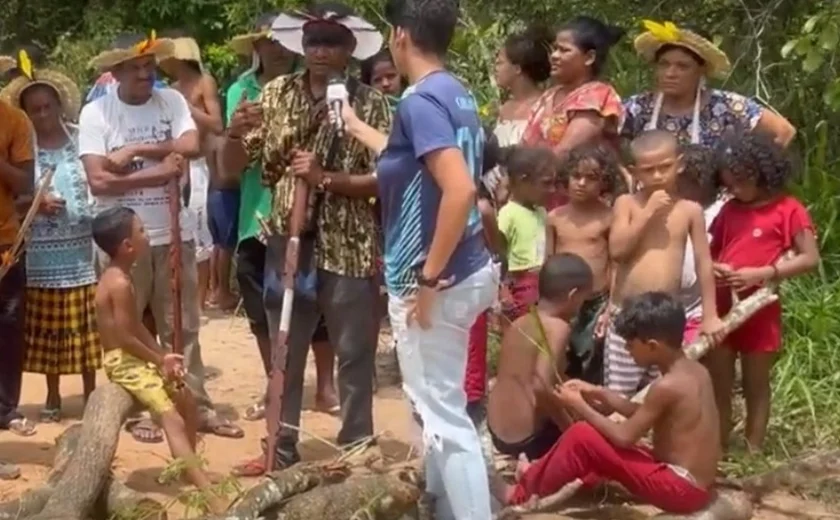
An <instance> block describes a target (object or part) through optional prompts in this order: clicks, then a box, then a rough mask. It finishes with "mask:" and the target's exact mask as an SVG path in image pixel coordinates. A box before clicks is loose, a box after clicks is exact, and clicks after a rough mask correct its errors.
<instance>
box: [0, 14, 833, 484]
mask: <svg viewBox="0 0 840 520" xmlns="http://www.w3.org/2000/svg"><path fill="white" fill-rule="evenodd" d="M347 1H348V2H349V3H350V4H351V5H353V6H354V7H355V8H356V9H357V10H358V11H359V12H360V13H362V14H363V15H364V16H366V17H367V18H368V19H369V20H371V21H373V22H375V23H377V24H379V25H381V26H382V27H383V30H385V23H384V21H383V20H382V17H381V14H380V13H381V8H382V5H381V2H379V1H378V0H347ZM461 3H462V7H463V20H462V22H463V23H462V27H461V29H460V31H459V33H458V35H457V37H456V41H455V42H454V44H453V46H452V50H451V55H450V63H451V67H452V68H453V69H454V70H455V71H456V72H457V73H458V74H460V75H461V76H462V77H463V78H464V79H466V81H467V82H468V83H469V84H470V85H471V86H472V88H473V89H474V91H475V93H476V95H477V97H478V98H479V101H480V102H481V105H482V114H483V115H484V116H486V117H487V118H492V117H493V109H494V107H495V106H497V104H498V99H499V93H498V92H497V89H496V88H495V86H494V84H493V81H492V69H493V60H494V56H495V53H496V51H497V50H498V49H499V47H500V45H501V42H502V41H503V39H504V37H505V35H506V34H508V33H509V32H511V31H513V30H516V29H518V28H521V27H523V26H524V25H525V24H527V23H529V22H532V21H540V22H542V23H549V24H559V23H560V22H562V21H563V20H564V19H567V18H569V17H571V16H573V15H577V14H590V15H595V16H598V17H601V18H602V19H605V20H608V21H610V22H612V23H615V24H619V25H621V26H623V27H625V28H627V29H628V31H629V34H628V37H627V39H626V40H625V41H624V42H622V43H621V44H619V45H618V46H617V48H616V49H615V50H614V52H613V55H612V60H611V63H610V64H609V68H608V70H607V72H606V75H607V77H608V78H609V79H610V80H611V81H612V82H613V83H614V84H615V85H616V88H617V89H618V91H619V92H620V93H621V94H622V95H630V94H632V93H635V92H637V91H640V90H642V89H645V88H647V86H648V84H649V81H650V69H649V67H646V66H645V65H644V64H643V63H641V62H640V61H639V59H637V58H636V57H635V55H634V54H633V52H632V45H631V41H632V37H633V36H635V35H636V34H637V33H638V31H639V28H640V22H641V20H642V19H644V18H652V19H656V20H671V21H675V22H677V23H680V22H688V23H691V24H693V25H695V26H700V27H702V28H704V29H705V30H706V31H707V32H709V33H711V34H712V35H714V37H715V39H716V41H719V42H720V44H721V45H722V46H723V48H725V49H726V51H727V52H728V53H729V55H730V57H731V59H732V61H733V63H734V64H735V72H734V74H733V75H732V77H731V78H730V79H729V80H728V81H727V82H726V83H725V84H724V85H723V86H724V87H725V88H727V89H730V90H735V91H738V92H741V93H743V94H747V95H753V96H755V97H757V98H759V99H760V100H762V101H763V102H764V103H767V104H769V105H771V106H772V107H774V108H775V109H776V110H778V111H780V112H781V113H783V114H784V115H785V116H787V117H788V118H789V119H790V120H791V121H792V122H793V123H794V124H795V125H796V126H797V128H798V129H799V134H798V137H797V139H796V142H795V145H794V151H795V153H796V155H797V157H798V158H799V162H800V164H801V170H802V172H801V178H800V179H799V180H798V181H797V183H796V184H795V185H794V186H793V187H792V189H793V190H794V191H795V193H796V194H797V195H798V196H800V197H801V198H802V199H803V200H804V201H805V202H806V204H807V205H808V207H809V209H810V211H811V214H812V216H813V218H814V220H815V223H816V225H817V228H818V234H819V241H820V244H821V247H822V255H823V264H822V267H821V269H820V271H819V273H817V274H815V275H812V276H808V277H806V278H803V279H801V280H796V281H793V282H790V283H787V284H785V286H784V296H783V298H784V300H785V326H786V331H785V333H786V342H785V346H784V352H783V354H782V355H781V357H780V359H779V362H778V364H777V367H776V371H775V395H774V413H773V418H772V421H771V426H770V440H769V442H768V454H767V456H765V457H762V458H760V459H755V458H750V457H747V456H746V455H740V456H738V455H736V456H734V457H732V458H731V460H730V462H729V464H731V468H730V469H731V470H732V471H733V473H752V472H755V471H757V470H761V469H763V468H764V467H765V465H767V464H773V463H776V462H779V461H782V460H786V459H789V458H791V457H793V456H797V455H800V454H803V453H804V452H813V451H821V450H826V449H832V448H836V447H837V446H836V443H837V439H838V434H840V352H838V351H837V350H835V349H837V348H840V298H838V296H840V292H839V291H840V279H838V275H839V274H840V247H838V246H839V245H840V232H838V231H837V230H835V229H834V226H835V225H836V221H837V218H838V203H837V202H838V194H840V191H838V188H839V187H840V182H838V176H837V173H838V172H837V171H836V170H837V169H838V167H840V164H839V163H840V155H838V154H837V153H834V151H835V150H837V149H838V148H840V133H838V124H840V77H838V75H837V67H838V64H837V59H838V57H840V53H838V49H839V48H840V46H838V42H840V2H837V0H696V1H695V2H666V1H664V0H656V1H648V0H564V1H562V2H560V1H555V2H546V1H544V0H518V1H515V2H511V1H505V0H462V2H461ZM2 4H3V7H2V9H0V50H2V51H5V52H4V53H8V54H12V53H13V52H14V49H15V48H16V46H18V45H20V44H33V45H35V46H37V47H40V48H41V49H43V50H44V52H45V53H46V55H47V56H48V60H47V61H48V62H49V63H50V64H51V65H52V66H55V67H57V68H60V69H63V70H64V71H65V72H68V73H69V74H70V75H71V76H72V77H74V78H75V79H76V80H77V81H78V82H79V84H80V85H84V86H89V85H90V84H91V82H92V81H93V79H94V77H95V74H94V72H93V71H91V70H89V69H88V68H87V62H88V60H89V59H90V58H91V57H92V56H93V55H95V54H96V53H97V52H99V51H100V50H102V49H104V48H105V47H106V46H107V45H108V42H109V41H110V39H111V37H112V36H113V35H114V34H115V33H117V32H121V31H125V30H131V31H138V32H148V31H149V30H150V29H156V30H158V31H161V30H164V29H168V28H182V29H186V30H188V31H190V32H191V33H192V35H193V36H194V37H195V38H196V39H197V40H198V41H199V43H200V44H201V45H202V48H203V54H204V60H205V64H206V66H207V67H208V69H209V70H210V71H211V72H212V73H213V74H214V75H215V76H216V78H217V79H218V81H219V83H220V85H222V86H226V85H227V84H229V83H230V81H231V80H232V79H233V78H234V77H235V74H236V73H237V72H238V70H240V68H242V65H243V64H242V63H240V61H239V60H238V59H237V57H236V56H235V55H234V54H232V53H231V52H230V50H229V49H228V48H227V47H226V42H227V41H228V40H229V39H230V37H232V36H233V35H235V34H237V33H241V32H247V29H248V28H249V25H250V24H251V23H252V21H253V20H254V18H255V16H256V15H257V14H259V13H261V12H263V11H266V10H269V9H273V8H290V7H294V6H295V5H297V3H296V2H294V1H291V0H290V1H288V2H285V3H284V2H283V1H282V0H277V1H270V0H154V1H149V0H147V1H137V0H4V1H3V2H2Z"/></svg>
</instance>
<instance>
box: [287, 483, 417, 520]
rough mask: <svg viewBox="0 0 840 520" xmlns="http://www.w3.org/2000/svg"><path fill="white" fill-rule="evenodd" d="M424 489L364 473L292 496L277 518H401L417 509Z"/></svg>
mask: <svg viewBox="0 0 840 520" xmlns="http://www.w3.org/2000/svg"><path fill="white" fill-rule="evenodd" d="M422 493H423V489H422V488H419V487H417V485H416V484H413V483H411V482H407V481H405V480H402V479H401V478H400V477H399V476H398V475H391V474H384V475H364V476H355V477H351V478H349V479H347V480H346V481H345V482H343V483H341V484H334V485H331V486H324V487H318V488H316V489H313V490H311V491H309V492H308V493H304V494H302V495H298V496H296V497H294V498H292V499H291V500H290V501H289V502H288V503H287V504H286V505H284V506H283V507H282V508H281V509H280V511H279V513H278V514H277V516H276V518H277V520H309V519H312V518H318V519H320V520H368V519H373V518H375V519H377V520H399V519H400V518H402V517H403V515H405V514H406V513H408V512H410V511H412V510H413V509H415V508H416V505H417V501H418V500H419V499H420V495H422Z"/></svg>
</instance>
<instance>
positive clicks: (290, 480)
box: [208, 464, 350, 520]
mask: <svg viewBox="0 0 840 520" xmlns="http://www.w3.org/2000/svg"><path fill="white" fill-rule="evenodd" d="M349 476H350V469H349V467H348V466H347V465H345V464H302V465H299V466H295V467H293V468H289V469H286V470H283V471H274V472H271V473H268V474H267V475H266V476H265V477H264V478H263V479H262V481H261V482H260V483H259V484H257V485H256V486H254V487H252V488H251V489H249V490H248V491H246V492H245V494H244V495H242V497H241V498H240V499H239V500H237V501H236V502H235V503H234V504H233V505H232V506H231V507H230V509H229V510H228V511H227V512H226V513H225V514H224V516H223V517H222V518H224V519H225V520H254V519H256V518H259V517H262V516H264V515H265V513H266V512H267V511H271V510H272V509H275V508H276V507H277V506H279V505H280V504H282V503H283V502H285V501H286V500H288V499H290V498H292V497H294V496H296V495H299V494H301V493H306V492H307V491H309V490H311V489H314V488H316V487H318V486H321V485H328V484H334V483H337V482H342V481H344V479H346V478H347V477H349ZM210 518H214V517H210ZM313 518H315V517H314V516H313ZM208 520H209V519H208Z"/></svg>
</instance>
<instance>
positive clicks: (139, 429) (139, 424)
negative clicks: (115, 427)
mask: <svg viewBox="0 0 840 520" xmlns="http://www.w3.org/2000/svg"><path fill="white" fill-rule="evenodd" d="M125 430H126V431H127V432H128V433H130V434H131V436H132V437H133V438H134V440H135V441H137V442H142V443H143V444H160V443H161V442H163V430H161V429H160V428H159V427H158V425H156V424H155V423H154V422H153V421H152V420H151V419H133V420H130V421H127V422H126V423H125Z"/></svg>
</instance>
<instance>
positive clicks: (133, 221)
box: [93, 207, 227, 513]
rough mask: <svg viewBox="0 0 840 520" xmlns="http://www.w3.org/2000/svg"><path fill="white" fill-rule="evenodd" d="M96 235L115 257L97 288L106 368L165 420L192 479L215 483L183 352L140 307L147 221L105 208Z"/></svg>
mask: <svg viewBox="0 0 840 520" xmlns="http://www.w3.org/2000/svg"><path fill="white" fill-rule="evenodd" d="M93 240H94V242H96V245H97V246H98V247H99V248H100V249H102V250H103V251H104V252H105V253H106V254H107V255H108V256H109V257H110V259H111V262H110V264H109V265H108V267H107V268H105V270H104V272H103V273H102V277H101V278H100V280H99V285H98V286H97V288H96V321H97V324H98V326H99V332H100V335H101V338H102V347H103V349H104V350H105V359H104V362H103V365H104V368H105V374H106V375H107V376H108V379H109V380H110V381H111V382H112V383H116V384H117V385H119V386H121V387H122V388H123V389H125V390H126V391H127V392H129V393H130V394H131V395H132V396H133V397H134V398H135V399H136V400H137V401H139V402H140V404H142V405H143V406H144V407H145V408H147V409H148V410H149V412H150V413H151V414H152V417H153V418H154V419H155V420H156V421H158V422H160V423H161V425H162V427H163V431H164V433H165V434H166V438H167V440H168V441H169V448H170V450H171V451H172V456H173V457H175V458H176V459H181V460H183V461H186V462H187V464H186V468H185V470H184V471H185V473H186V476H187V478H188V479H189V481H190V482H191V483H192V484H194V485H195V486H196V487H198V488H199V489H201V490H208V491H210V490H211V488H212V483H211V482H210V479H209V478H208V476H207V474H206V473H204V471H203V470H202V469H201V467H200V466H199V464H198V460H197V457H196V454H195V444H196V424H197V409H196V403H195V400H194V399H193V397H192V394H191V393H190V391H189V389H187V388H186V385H185V384H184V383H183V377H184V375H185V371H184V365H183V356H181V355H180V354H173V353H169V352H166V351H165V350H164V349H163V348H162V347H161V346H160V345H159V344H158V342H157V341H156V340H155V339H154V337H152V335H151V333H150V332H149V331H148V329H146V327H145V326H144V325H143V323H142V321H141V320H140V312H139V311H138V309H137V304H136V299H135V294H134V286H133V285H132V281H131V269H132V267H133V265H134V263H135V261H136V260H137V258H138V257H139V256H140V255H142V254H143V253H144V252H145V251H146V250H147V249H148V248H149V237H148V236H147V235H146V231H145V230H144V229H143V223H142V222H141V221H140V219H139V218H138V217H137V215H136V214H135V213H134V211H133V210H131V209H129V208H125V207H115V208H110V209H107V210H105V211H103V212H102V213H100V214H98V215H97V216H96V218H95V219H94V220H93ZM173 400H174V401H175V403H177V407H176V404H175V403H173ZM207 499H208V503H209V505H210V508H211V509H212V511H213V512H215V513H222V512H224V511H225V510H226V509H227V503H226V502H225V501H224V500H223V499H222V498H221V497H219V496H217V495H215V494H214V493H212V491H211V492H209V493H208V495H207Z"/></svg>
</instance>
